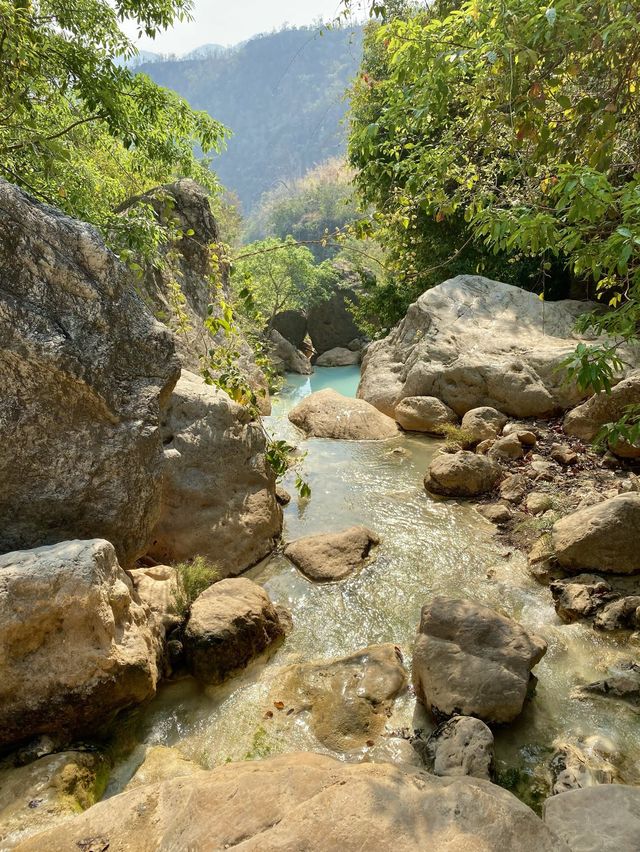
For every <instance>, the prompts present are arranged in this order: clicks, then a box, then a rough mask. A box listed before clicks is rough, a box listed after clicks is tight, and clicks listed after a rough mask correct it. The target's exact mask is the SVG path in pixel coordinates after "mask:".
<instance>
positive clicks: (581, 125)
mask: <svg viewBox="0 0 640 852" xmlns="http://www.w3.org/2000/svg"><path fill="white" fill-rule="evenodd" d="M384 7H385V4H383V3H382V4H378V8H377V10H376V11H377V12H378V13H379V14H382V15H385V14H386V15H387V18H386V19H385V20H384V21H383V23H382V25H374V26H373V31H372V32H370V35H369V39H370V44H371V48H370V52H369V59H368V62H367V63H366V64H365V66H364V67H363V69H362V73H361V75H360V77H359V79H358V81H357V83H356V86H355V106H354V113H353V123H352V132H351V139H350V154H351V160H352V162H353V164H354V165H355V166H356V167H357V168H358V169H359V176H358V185H359V187H360V192H361V194H362V197H363V198H364V199H365V200H366V202H368V203H375V205H376V208H377V211H378V215H379V218H380V223H381V227H382V228H384V229H385V231H386V235H387V239H388V243H389V246H390V248H391V251H392V253H393V252H395V253H396V254H397V256H398V259H399V261H400V263H402V262H403V261H404V266H405V268H406V269H408V270H413V271H414V272H415V274H417V275H420V273H421V271H422V272H424V269H425V268H427V269H428V268H429V266H432V265H433V264H429V263H428V260H427V255H428V253H429V252H430V251H431V244H432V243H433V234H434V232H436V231H435V228H436V226H437V225H443V226H444V227H443V229H442V232H443V233H444V234H446V235H447V239H448V246H447V249H448V251H449V253H450V256H451V257H455V256H456V253H457V256H460V255H461V253H463V252H465V251H467V250H468V249H469V248H470V247H473V246H478V245H480V246H481V247H486V248H487V249H489V251H490V252H493V253H494V255H495V257H497V258H499V257H500V256H502V257H503V258H505V259H506V261H507V263H511V264H512V263H513V262H514V261H515V262H520V261H521V260H524V261H526V262H529V263H531V264H535V267H536V268H537V270H538V273H539V281H538V285H537V286H538V288H539V291H540V292H541V293H543V294H548V291H549V289H550V287H551V286H552V284H553V283H554V280H555V279H556V278H557V275H558V271H559V270H560V269H565V270H566V271H567V272H568V273H569V274H570V275H571V276H572V277H573V278H574V280H576V281H577V282H582V284H583V285H584V288H585V292H588V293H589V295H595V294H598V295H603V296H604V300H605V302H606V303H608V304H609V305H611V306H612V307H617V310H615V311H608V312H605V313H604V314H601V315H599V316H598V317H597V318H595V322H596V324H597V325H598V326H599V327H600V328H606V329H608V330H609V331H610V332H612V333H614V334H616V335H619V336H622V337H628V336H630V335H634V334H635V333H636V329H637V323H638V317H639V316H640V253H639V250H640V150H639V144H640V125H639V124H638V107H639V101H638V94H639V93H638V89H637V77H638V68H639V63H640V11H639V10H638V7H637V4H635V3H633V2H628V0H584V2H575V0H555V1H554V2H553V3H552V4H550V5H547V4H546V3H540V2H538V0H510V2H509V3H505V2H503V0H482V2H480V0H466V2H446V0H438V1H437V2H435V3H434V4H433V5H432V6H431V7H430V8H429V9H427V10H426V11H425V10H424V9H422V10H416V9H415V8H414V9H410V10H409V11H407V9H406V7H405V9H404V10H402V12H401V14H400V15H395V14H389V13H388V12H387V10H386V9H385V8H384ZM435 259H436V262H437V261H438V256H437V255H436V258H435ZM465 271H473V270H471V269H469V268H467V269H466V270H465ZM502 277H503V278H504V276H502ZM433 283H435V282H433Z"/></svg>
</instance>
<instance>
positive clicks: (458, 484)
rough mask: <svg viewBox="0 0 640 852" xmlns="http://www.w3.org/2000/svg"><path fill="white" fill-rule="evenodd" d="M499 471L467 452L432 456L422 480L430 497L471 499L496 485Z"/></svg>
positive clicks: (492, 462)
mask: <svg viewBox="0 0 640 852" xmlns="http://www.w3.org/2000/svg"><path fill="white" fill-rule="evenodd" d="M501 475H502V469H501V467H500V465H499V464H498V462H496V461H494V460H493V459H489V458H487V457H486V456H478V455H476V454H475V453H471V452H469V451H467V450H460V451H459V452H457V453H442V454H441V455H438V456H436V457H435V458H434V459H433V461H432V462H431V464H430V465H429V470H428V471H427V473H426V475H425V478H424V487H425V488H426V489H427V491H429V492H430V493H431V494H439V495H441V496H443V497H475V496H477V495H478V494H486V493H487V492H488V491H493V489H494V488H495V487H496V485H497V484H498V481H499V479H500V476H501Z"/></svg>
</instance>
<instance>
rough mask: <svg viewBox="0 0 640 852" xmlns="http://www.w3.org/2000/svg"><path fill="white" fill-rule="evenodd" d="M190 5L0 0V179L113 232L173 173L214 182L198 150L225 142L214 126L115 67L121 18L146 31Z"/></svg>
mask: <svg viewBox="0 0 640 852" xmlns="http://www.w3.org/2000/svg"><path fill="white" fill-rule="evenodd" d="M189 9H190V0H113V2H109V0H0V174H2V175H3V176H4V177H5V178H7V179H9V180H11V181H13V182H15V183H17V184H18V185H19V186H21V187H23V188H24V189H26V190H28V191H29V192H31V193H32V194H34V195H36V196H37V197H38V198H41V199H44V200H46V201H49V202H50V203H53V204H55V205H56V206H59V207H62V208H63V209H64V210H66V211H67V212H69V213H71V214H72V215H74V216H78V217H80V218H83V219H86V220H88V221H91V222H93V223H94V224H96V225H98V226H99V227H101V228H102V230H103V231H104V232H105V234H108V232H109V229H110V218H111V211H112V210H113V208H114V207H115V206H116V205H117V204H119V203H121V202H122V201H123V200H124V199H125V198H126V197H127V196H130V195H132V194H137V193H140V192H142V191H144V190H145V189H148V188H149V187H150V186H152V185H154V184H157V183H162V182H166V181H168V180H170V179H172V178H173V177H174V176H175V175H176V174H179V175H181V176H192V177H195V178H197V179H198V180H199V181H200V182H202V183H204V184H206V185H208V186H210V187H214V186H215V178H214V176H213V175H212V173H211V172H209V170H208V168H207V166H206V164H203V163H201V162H199V161H198V160H197V159H196V157H195V156H194V154H193V148H194V145H198V146H199V147H200V149H201V150H202V151H204V152H207V151H212V150H216V149H218V148H219V147H220V145H221V144H222V141H223V139H224V135H225V131H224V129H223V127H222V125H220V124H219V123H218V122H217V121H215V120H214V119H212V118H211V117H210V116H208V115H206V114H205V113H202V112H196V111H194V110H192V109H191V107H190V106H189V105H188V103H187V102H186V101H184V100H183V99H182V98H180V97H178V96H177V95H176V94H175V93H173V92H170V91H168V90H165V89H162V88H161V87H159V86H157V85H156V84H155V83H153V82H152V81H151V80H150V79H149V78H148V77H146V76H144V75H142V74H133V73H132V72H131V71H130V70H129V69H128V68H127V67H125V66H124V65H122V64H121V63H119V62H118V60H123V59H127V58H130V57H131V56H133V55H134V54H135V52H136V51H135V47H134V45H133V43H132V42H131V41H130V40H129V39H128V38H127V37H126V36H125V35H124V34H123V32H122V31H121V29H120V27H119V21H122V20H123V19H125V18H127V19H133V20H134V21H136V22H137V24H138V27H139V31H140V32H141V33H145V34H146V35H148V36H153V35H155V33H156V32H157V31H158V30H159V29H161V28H164V27H167V26H169V25H170V24H171V23H172V22H173V21H174V20H175V19H183V18H185V17H187V16H188V14H189Z"/></svg>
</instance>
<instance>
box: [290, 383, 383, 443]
mask: <svg viewBox="0 0 640 852" xmlns="http://www.w3.org/2000/svg"><path fill="white" fill-rule="evenodd" d="M289 420H290V421H291V422H292V423H293V424H294V426H297V427H298V428H299V429H301V430H302V431H303V432H305V433H306V434H307V435H309V436H313V437H315V438H340V439H342V440H345V441H380V440H385V439H387V438H395V437H396V436H397V435H398V426H397V424H396V422H395V420H392V419H391V417H387V416H386V415H384V414H382V413H381V412H379V411H377V410H376V409H375V408H374V407H373V406H372V405H369V403H367V402H364V400H361V399H352V398H350V397H346V396H342V395H341V394H339V393H336V391H334V390H331V389H330V388H326V389H325V390H321V391H316V392H315V393H312V394H311V395H310V396H307V397H305V399H303V400H302V402H300V403H298V405H296V407H295V408H293V409H292V410H291V411H290V412H289Z"/></svg>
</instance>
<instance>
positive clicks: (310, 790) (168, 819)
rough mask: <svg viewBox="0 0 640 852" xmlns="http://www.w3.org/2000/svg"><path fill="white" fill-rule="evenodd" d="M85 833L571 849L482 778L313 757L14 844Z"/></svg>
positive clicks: (330, 849) (277, 762)
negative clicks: (441, 774) (439, 774)
mask: <svg viewBox="0 0 640 852" xmlns="http://www.w3.org/2000/svg"><path fill="white" fill-rule="evenodd" d="M230 791H235V795H231V794H230ZM567 795H574V794H573V793H572V794H567ZM247 803H250V807H248V806H247ZM612 819H613V818H612V817H610V818H609V820H608V822H611V821H612ZM87 838H91V840H92V841H93V843H94V844H95V838H99V842H100V843H101V844H102V846H103V847H104V846H105V845H106V844H108V849H109V852H126V850H132V849H136V850H151V849H167V850H168V849H173V848H178V847H179V848H180V849H202V850H205V849H212V850H213V849H230V848H233V847H238V848H242V849H243V850H246V852H258V850H259V852H275V850H282V852H284V850H290V852H293V850H303V849H304V850H305V852H338V850H340V852H361V850H362V849H372V850H374V849H375V850H391V849H392V850H394V852H424V850H438V852H462V850H469V851H470V852H471V850H473V852H506V850H514V852H515V850H517V852H569V847H568V846H567V845H566V844H565V843H564V842H563V841H561V840H558V838H557V837H556V836H555V835H554V834H553V833H552V832H551V831H550V829H549V828H548V827H547V826H545V825H544V823H543V822H542V820H541V819H540V818H539V817H538V816H536V815H535V814H534V812H533V811H532V810H531V809H530V808H528V807H527V806H526V805H524V804H523V803H522V802H520V801H518V799H516V797H515V796H513V795H512V794H511V793H509V792H508V791H507V790H504V789H502V788H501V787H497V786H496V785H494V784H491V783H490V782H488V781H481V780H479V779H475V778H474V779H471V778H437V777H435V776H433V775H429V774H428V773H427V772H424V771H421V770H419V769H413V768H401V767H398V766H392V765H390V764H384V763H377V764H376V763H360V764H349V763H341V762H339V761H336V760H333V759H332V758H329V757H325V756H323V755H319V754H288V755H283V756H281V757H272V758H268V759H266V760H257V761H251V760H248V761H243V762H241V763H233V764H229V765H226V766H221V767H218V768H217V769H215V770H213V771H212V772H201V773H198V774H196V775H192V776H190V777H187V778H176V779H174V780H172V781H166V782H163V783H161V784H150V785H145V786H142V787H138V788H137V789H135V790H131V791H130V792H127V793H125V794H123V795H121V796H115V797H113V798H111V799H106V800H105V801H103V802H100V803H99V804H97V805H96V806H95V807H93V808H91V809H90V810H88V811H87V812H86V813H84V814H80V815H79V816H77V817H76V818H75V819H73V820H72V821H70V822H68V823H66V824H64V825H61V826H59V827H54V828H52V829H50V830H48V831H46V832H44V833H42V834H39V835H38V836H36V837H34V838H32V839H30V840H27V841H26V842H24V843H23V844H22V845H21V846H20V847H19V850H20V852H42V850H43V849H46V850H47V852H68V850H69V849H81V848H82V846H81V844H83V843H86V841H87ZM608 848H611V847H608ZM623 848H625V847H624V846H619V847H618V852H622V849H623ZM632 848H633V847H629V846H627V847H626V849H632Z"/></svg>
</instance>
